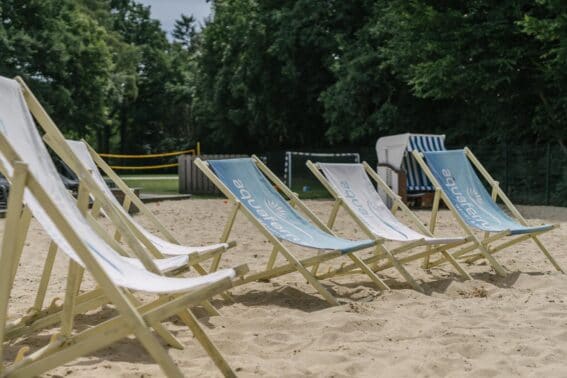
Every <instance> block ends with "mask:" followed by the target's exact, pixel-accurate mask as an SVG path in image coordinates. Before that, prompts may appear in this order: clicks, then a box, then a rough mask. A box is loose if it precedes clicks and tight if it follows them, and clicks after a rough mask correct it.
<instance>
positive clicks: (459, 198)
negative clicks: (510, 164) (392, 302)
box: [413, 148, 563, 275]
mask: <svg viewBox="0 0 567 378" xmlns="http://www.w3.org/2000/svg"><path fill="white" fill-rule="evenodd" d="M413 155H414V157H415V159H416V160H417V161H418V162H419V164H420V166H421V168H422V170H423V171H424V172H425V173H426V174H427V176H428V178H429V180H430V181H431V182H432V183H433V185H434V186H435V188H436V189H437V190H436V197H437V196H440V197H441V198H442V199H443V202H445V204H446V205H447V207H448V208H449V209H450V210H451V212H452V213H453V214H454V215H455V218H456V219H457V221H458V222H459V224H460V225H461V227H462V228H463V229H464V230H465V232H466V233H467V234H468V235H469V236H470V237H472V238H473V241H475V244H476V248H478V249H479V250H480V253H476V254H473V255H467V253H468V252H470V251H471V250H473V249H476V248H475V246H473V247H469V248H465V249H463V250H461V251H458V252H456V253H455V254H454V255H453V256H455V257H461V258H465V259H467V261H469V262H473V261H476V260H478V259H480V258H482V257H485V258H486V259H487V260H488V261H489V263H490V264H491V265H492V267H493V268H494V269H495V270H496V271H497V272H498V273H499V274H500V275H506V271H505V269H504V268H503V267H502V266H501V265H500V264H499V263H498V262H497V261H496V260H495V259H494V257H493V256H492V255H493V254H494V253H496V252H499V251H501V250H503V249H504V248H507V247H509V246H511V245H513V244H516V243H519V242H522V241H524V240H527V239H532V240H533V241H534V242H535V243H536V245H537V246H538V247H539V249H540V250H541V251H542V252H543V254H544V255H545V256H546V257H547V258H548V259H549V261H550V262H551V263H552V264H553V266H554V267H555V268H556V269H557V270H558V271H560V272H563V270H562V269H561V267H560V266H559V264H558V263H557V262H556V261H555V259H554V258H553V257H552V256H551V254H550V253H549V251H548V250H547V249H546V248H545V247H544V245H543V244H542V243H541V241H540V240H539V238H538V235H540V234H542V233H544V232H548V231H551V230H552V229H554V228H556V227H559V225H551V224H544V225H538V226H529V225H528V223H527V222H526V220H525V219H524V217H523V216H522V215H521V214H520V212H519V211H518V210H517V209H516V207H515V206H514V205H513V204H512V202H511V201H510V200H509V199H508V197H507V196H506V194H505V193H504V192H503V191H502V189H501V188H500V186H499V184H498V182H497V181H496V180H494V179H493V178H492V176H491V175H490V174H489V173H488V171H487V170H486V169H485V168H484V167H483V166H482V164H481V163H480V162H479V161H478V159H477V158H476V157H475V156H474V155H473V153H472V152H471V151H470V149H468V148H465V149H464V150H450V151H436V152H422V153H420V152H417V151H415V152H413ZM471 163H472V164H471ZM473 166H474V167H473ZM475 168H476V169H477V170H478V172H480V174H481V175H482V176H483V177H484V179H485V180H486V181H487V182H488V184H489V186H490V187H491V190H492V193H491V194H489V193H488V191H487V190H486V188H485V187H484V185H483V183H482V181H481V180H480V178H479V177H478V175H477V174H476V172H475ZM498 198H500V199H501V200H502V202H503V203H504V205H505V206H506V208H507V209H508V211H509V212H510V213H511V214H512V216H513V217H511V216H509V215H508V214H506V213H505V212H504V210H502V209H501V208H500V207H499V206H498V205H497V204H496V201H497V200H498ZM434 204H435V206H438V205H439V198H437V200H435V201H434ZM433 212H437V208H434V209H433ZM434 221H435V220H434ZM473 229H476V230H479V231H484V238H483V239H482V240H481V239H480V238H479V237H477V236H476V235H474V233H473ZM490 234H494V235H492V236H490ZM506 236H514V238H513V239H511V240H508V241H505V242H502V243H501V244H499V245H496V246H491V243H494V242H496V241H498V240H500V239H502V238H504V237H506ZM438 262H439V261H437V262H434V263H431V264H430V265H436V264H437V263H438Z"/></svg>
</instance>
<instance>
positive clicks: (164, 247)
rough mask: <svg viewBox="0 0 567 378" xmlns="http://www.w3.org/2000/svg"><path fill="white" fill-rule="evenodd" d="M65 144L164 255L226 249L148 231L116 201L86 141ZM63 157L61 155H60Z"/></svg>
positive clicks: (111, 199) (70, 141)
mask: <svg viewBox="0 0 567 378" xmlns="http://www.w3.org/2000/svg"><path fill="white" fill-rule="evenodd" d="M67 144H68V145H69V147H71V150H72V151H73V152H74V155H75V157H76V158H77V159H79V161H80V162H81V163H82V164H83V165H84V166H85V168H87V169H88V170H89V171H90V172H91V173H92V176H93V178H94V181H95V182H96V184H97V185H98V187H99V188H100V189H101V190H102V191H104V193H105V194H106V195H107V199H108V200H110V201H111V202H112V203H113V204H114V205H115V206H116V208H117V209H119V211H121V212H122V213H123V215H124V216H125V217H126V218H127V219H129V220H130V222H132V224H133V225H134V226H135V227H136V228H138V230H140V232H141V233H142V234H143V235H144V236H145V237H146V238H148V239H149V240H150V241H151V242H152V243H153V244H154V245H155V246H156V247H157V249H158V250H159V251H160V252H162V253H163V254H164V255H169V256H173V255H192V254H204V253H210V252H215V251H220V250H226V249H228V248H229V243H216V244H210V245H206V246H200V247H194V246H185V245H181V244H178V243H172V242H170V241H168V240H165V239H163V238H161V237H159V236H157V235H155V234H153V233H152V232H150V231H148V230H147V229H146V228H145V227H143V226H142V225H141V224H140V223H139V222H138V221H136V219H134V218H133V217H132V216H130V214H129V213H128V212H127V211H126V210H125V209H124V207H123V206H122V204H120V203H119V202H118V200H117V199H116V197H115V196H114V194H113V193H112V191H111V190H110V188H109V187H108V185H107V184H106V181H105V180H104V178H103V177H102V175H101V174H100V172H99V169H98V166H97V164H96V162H95V161H94V160H93V156H91V153H93V154H94V153H95V152H94V151H92V152H91V151H89V146H87V144H86V142H84V141H74V140H67ZM53 147H54V149H55V150H56V151H57V147H56V146H53ZM62 158H63V157H62ZM63 160H64V161H66V162H68V159H65V158H63Z"/></svg>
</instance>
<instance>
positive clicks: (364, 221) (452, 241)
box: [307, 161, 471, 292]
mask: <svg viewBox="0 0 567 378" xmlns="http://www.w3.org/2000/svg"><path fill="white" fill-rule="evenodd" d="M307 167H308V168H309V170H310V171H311V172H312V173H313V174H314V175H315V177H317V179H318V180H319V181H320V182H321V184H323V186H324V187H325V188H326V189H327V191H328V192H329V193H330V194H331V195H332V196H333V198H334V199H335V203H334V206H333V210H332V211H331V215H330V217H329V221H328V222H327V224H328V225H329V227H332V226H333V225H334V223H335V220H336V218H337V214H338V211H339V209H341V208H344V209H346V210H347V212H348V214H349V215H350V216H351V217H352V219H353V220H354V221H355V222H356V223H357V224H358V226H359V227H360V228H361V229H362V230H363V231H364V232H365V233H366V235H367V236H368V237H370V238H372V239H374V240H376V241H377V243H378V245H379V248H380V251H381V252H382V256H374V257H372V258H370V259H367V260H365V261H366V262H368V263H370V262H377V259H379V258H380V257H382V258H387V259H388V260H390V262H389V263H387V264H381V265H376V266H375V267H373V270H374V271H379V270H383V269H388V268H392V267H393V268H396V270H398V272H399V273H400V274H401V275H402V276H403V277H404V278H405V280H406V281H407V282H408V283H409V284H410V285H411V286H412V287H413V288H414V289H416V290H418V291H422V292H424V289H423V288H422V287H421V285H419V284H418V282H417V281H416V280H415V279H414V278H413V276H412V275H411V274H410V273H409V272H408V271H407V270H406V268H405V267H404V264H405V263H407V262H410V261H414V260H417V259H427V258H429V256H430V255H431V254H435V253H440V254H442V255H443V256H444V257H445V258H446V261H448V262H449V263H450V264H451V265H453V267H454V268H455V270H456V271H457V272H458V273H459V274H460V275H461V276H462V277H463V278H464V279H470V278H471V277H470V275H469V274H468V273H467V272H466V271H465V269H464V268H463V267H462V266H461V265H460V264H459V263H458V262H457V261H456V260H455V259H454V258H452V256H451V254H450V253H449V252H447V250H448V249H450V248H455V247H457V246H460V245H462V244H465V243H467V242H468V238H465V237H453V236H451V237H441V238H436V237H434V236H433V234H432V232H431V230H428V229H427V228H426V227H425V226H424V225H423V224H422V223H421V221H420V220H419V218H417V216H416V215H415V214H414V213H413V212H411V210H410V209H409V208H408V207H407V206H406V205H405V204H404V203H403V201H402V200H401V199H400V197H399V196H398V195H396V194H395V193H394V192H393V191H392V189H391V188H390V187H388V185H387V184H386V183H385V182H384V181H383V180H382V179H381V178H380V176H378V174H377V173H376V172H375V171H374V170H372V168H371V167H370V166H369V165H368V164H367V163H366V162H363V163H362V164H332V163H313V162H311V161H308V162H307ZM369 176H370V177H372V179H373V180H374V181H375V182H376V183H377V184H378V186H379V187H380V189H381V190H382V191H384V193H385V194H386V195H387V196H388V198H389V199H390V200H391V201H392V202H393V203H394V207H393V210H396V209H398V208H399V209H401V210H402V212H403V213H404V214H405V215H406V216H408V217H409V218H410V219H411V220H412V224H413V225H414V227H416V228H417V229H419V232H418V231H415V230H414V229H412V228H410V227H408V226H406V225H405V224H404V223H402V222H401V221H400V220H399V219H398V218H397V217H396V216H395V215H394V214H393V212H392V211H390V209H388V208H387V207H386V205H385V204H384V202H383V201H382V198H381V197H380V195H379V194H378V192H377V191H376V189H375V188H374V185H373V184H372V182H371V181H370V178H369ZM384 241H396V242H402V243H403V244H402V246H400V247H396V248H393V249H391V250H390V249H389V248H386V246H384V245H383V242H384ZM424 246H425V251H422V252H414V253H412V254H410V255H409V256H404V257H398V256H397V255H398V254H400V253H402V252H403V253H406V254H407V253H408V252H409V251H412V250H414V249H416V248H419V247H424ZM352 268H354V267H353V266H352V265H351V266H347V267H344V268H343V269H342V271H341V272H340V273H346V272H348V271H349V270H350V269H352Z"/></svg>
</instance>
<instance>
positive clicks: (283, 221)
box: [195, 156, 389, 305]
mask: <svg viewBox="0 0 567 378" xmlns="http://www.w3.org/2000/svg"><path fill="white" fill-rule="evenodd" d="M195 165H196V166H197V167H199V168H200V169H201V170H202V171H203V172H204V173H205V175H206V176H207V177H208V178H209V179H210V180H211V181H212V182H213V183H214V184H215V185H216V187H217V188H218V189H219V190H220V191H221V192H222V193H223V194H224V195H225V196H226V197H227V198H228V199H229V200H230V201H231V202H232V203H233V210H232V212H231V214H230V216H229V219H228V222H227V224H226V226H225V229H224V232H223V234H222V236H221V242H222V241H224V240H227V238H228V237H229V235H230V232H231V230H232V226H233V224H234V220H235V217H236V215H237V214H238V212H239V211H242V212H243V213H244V215H245V216H246V217H247V218H248V220H249V221H250V222H251V223H252V224H253V225H255V226H256V228H258V230H259V231H260V232H261V233H262V234H263V235H264V236H265V237H266V239H268V240H269V241H270V242H271V244H272V245H273V250H272V254H271V255H270V258H269V260H268V264H267V267H266V269H265V270H264V271H262V272H259V273H256V274H252V275H250V276H248V277H245V279H244V280H243V281H242V283H245V282H250V281H257V280H265V279H269V278H273V277H277V276H281V275H283V274H287V273H291V272H294V271H298V272H299V273H301V274H302V275H303V276H304V277H305V278H306V279H307V281H308V282H309V283H310V284H311V285H312V286H313V287H314V288H315V289H316V290H317V291H318V292H319V293H320V294H321V296H323V298H325V300H327V302H328V303H329V304H331V305H336V304H337V303H338V302H337V300H336V299H335V298H334V297H333V296H332V295H331V293H329V291H328V290H327V289H325V288H324V287H323V285H322V284H321V283H320V282H319V280H318V279H317V278H315V277H314V276H313V274H311V273H310V272H309V271H308V270H307V269H306V268H307V267H309V266H313V265H315V264H318V263H321V262H324V261H328V260H331V259H335V258H338V257H341V256H343V255H344V256H347V257H349V258H350V259H351V260H352V262H353V263H354V264H355V265H356V266H357V268H359V269H360V272H362V273H364V274H367V275H368V277H370V279H371V280H372V281H373V282H374V283H375V284H376V285H377V286H378V287H379V288H381V289H389V288H388V286H387V285H386V284H385V283H384V282H383V281H382V280H381V279H380V278H379V277H378V276H377V275H376V274H375V273H374V272H373V271H372V270H371V269H370V267H369V266H368V265H366V264H365V263H364V262H363V261H362V260H361V259H360V258H359V257H358V256H357V255H356V254H355V251H359V250H363V249H366V248H370V247H372V248H375V242H374V241H372V240H358V241H352V240H346V239H342V238H338V237H336V236H335V235H333V234H332V232H331V231H330V230H329V229H328V228H327V227H326V226H325V224H324V223H322V222H321V221H320V220H319V218H317V216H316V215H315V214H314V213H313V212H312V211H311V210H309V209H308V208H307V207H306V206H305V205H304V204H303V202H301V201H300V200H299V198H298V197H297V195H296V194H295V193H293V192H292V191H291V190H290V189H289V188H288V187H287V186H285V184H283V183H282V182H281V180H279V179H278V178H277V177H276V176H275V175H274V174H273V173H272V172H271V171H270V170H269V169H268V167H266V165H265V164H264V163H262V161H260V160H259V159H258V158H257V157H255V156H252V158H244V159H230V160H209V161H206V162H205V161H202V160H200V159H196V160H195ZM272 185H275V186H276V187H277V188H278V189H279V190H281V191H282V193H283V194H284V195H285V196H287V197H288V198H289V203H288V202H287V201H286V200H285V199H284V198H283V197H282V195H280V194H279V193H278V191H277V190H276V189H274V186H272ZM295 206H297V207H298V208H299V209H300V210H301V212H302V213H303V214H305V216H306V217H307V218H308V219H306V218H305V217H304V216H303V215H302V214H300V213H299V212H298V211H297V210H296V209H295ZM283 241H287V242H290V243H292V244H296V245H300V246H303V247H308V248H312V249H316V250H319V251H324V252H323V253H322V254H319V255H318V256H314V257H310V258H307V259H304V260H302V261H300V260H298V259H297V258H296V257H295V256H294V255H293V254H292V252H291V251H290V250H289V248H288V247H287V246H285V245H284V244H283ZM278 253H281V254H282V255H283V256H284V258H285V259H286V260H287V262H288V263H287V264H285V265H281V266H278V267H274V265H275V262H276V258H277V256H278Z"/></svg>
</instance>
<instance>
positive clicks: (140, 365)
mask: <svg viewBox="0 0 567 378" xmlns="http://www.w3.org/2000/svg"><path fill="white" fill-rule="evenodd" d="M307 205H308V206H309V207H311V208H312V209H313V210H315V212H316V213H317V214H318V215H319V216H320V217H322V218H323V219H325V220H326V219H327V217H328V214H329V212H330V209H331V203H330V202H328V201H307ZM150 207H151V209H152V210H154V211H155V214H156V215H157V216H158V217H159V218H160V219H161V220H162V221H163V223H164V224H165V225H166V226H167V227H168V228H169V229H170V230H171V231H173V233H174V234H175V235H177V236H178V237H179V239H181V240H182V241H184V242H186V243H188V244H193V245H200V244H205V243H209V242H216V241H217V240H218V238H219V236H220V234H221V232H222V228H223V226H224V223H225V221H226V219H227V216H228V213H229V210H230V206H229V205H228V204H227V203H226V201H224V200H186V201H180V202H163V203H156V204H151V205H150ZM520 210H521V211H522V212H523V214H525V216H526V217H528V218H529V219H530V222H531V223H532V224H539V223H541V222H553V223H561V224H562V228H560V229H559V230H555V231H553V232H551V233H548V234H545V235H543V236H542V237H541V239H542V241H543V242H544V243H545V244H546V245H547V246H548V248H549V250H550V251H551V252H552V254H553V255H554V256H555V257H556V258H557V260H558V261H559V263H560V264H562V265H563V266H565V267H567V250H566V248H565V245H566V243H567V209H562V208H550V207H523V208H521V209H520ZM417 214H418V216H419V217H420V218H421V219H423V220H424V221H427V220H428V217H429V213H428V212H427V211H419V212H418V213H417ZM3 228H4V223H3V221H2V222H1V223H0V229H2V230H3ZM109 229H110V228H109ZM335 229H336V230H337V232H338V233H339V234H340V235H342V236H346V237H349V238H355V239H356V238H362V237H363V236H362V234H361V232H360V231H359V230H357V229H356V227H355V225H354V223H353V222H352V221H350V220H349V219H348V218H347V217H346V214H345V213H340V217H339V220H338V222H337V225H336V227H335ZM457 232H459V229H458V227H457V225H456V223H455V221H454V220H453V219H452V218H451V216H450V213H448V212H447V211H442V212H441V214H440V226H439V233H440V235H451V234H452V233H457ZM231 239H233V240H236V241H237V242H238V246H237V247H236V248H234V249H233V250H231V251H230V252H229V253H227V254H226V255H225V258H224V259H223V263H222V265H223V266H224V267H230V266H235V265H239V264H242V263H247V264H249V266H250V269H251V270H252V271H254V270H258V269H261V268H262V267H263V266H264V265H265V264H266V262H267V259H268V256H269V253H270V251H271V247H270V245H269V244H268V242H267V241H265V240H264V239H263V238H262V236H261V235H260V234H259V233H258V232H257V231H256V229H255V228H254V227H253V226H252V225H251V224H250V223H248V222H247V221H246V220H245V219H244V217H243V216H239V218H238V220H237V222H236V225H235V228H234V231H233V233H232V238H231ZM48 243H49V240H48V238H47V237H46V235H45V233H44V232H43V231H42V230H41V228H40V227H39V226H38V225H37V223H35V222H34V223H32V227H31V230H30V234H29V236H28V240H27V242H26V247H25V250H24V255H23V258H22V262H21V264H20V267H19V271H18V274H17V279H16V283H15V287H14V289H13V292H12V303H11V307H10V313H11V314H12V316H16V314H21V313H23V312H25V310H26V309H27V308H28V307H29V306H30V305H31V303H32V301H33V297H34V295H35V291H36V289H37V284H38V281H39V277H40V274H41V269H42V266H43V261H44V259H45V256H46V252H47V247H48ZM292 250H293V251H295V252H296V254H297V256H299V257H307V256H311V254H312V253H313V252H310V251H307V250H302V249H300V248H297V247H293V248H292ZM497 257H498V259H499V261H500V262H501V263H502V264H503V265H504V266H505V267H506V268H507V269H509V270H510V271H511V272H512V273H511V274H510V275H509V276H508V277H507V278H499V277H498V276H496V275H495V273H494V271H493V270H492V269H491V268H490V267H489V266H487V265H486V264H484V263H480V264H478V265H471V266H467V269H468V270H469V272H470V273H471V274H472V275H473V277H474V280H473V281H467V282H463V281H461V280H460V278H459V276H457V275H456V274H455V272H454V271H453V270H452V269H451V267H450V266H441V267H440V268H436V269H432V270H431V271H424V270H422V269H420V267H419V263H418V262H414V263H411V264H409V265H408V269H409V271H410V272H411V273H412V274H414V276H415V277H417V278H418V279H419V280H420V282H421V283H422V284H423V286H424V287H425V288H426V290H427V291H428V294H429V295H424V294H420V293H418V292H416V291H414V290H412V289H411V288H410V287H409V286H408V285H407V284H406V283H405V282H404V281H403V280H402V278H401V277H400V275H399V274H398V273H397V272H395V271H394V270H388V271H385V272H383V273H382V274H381V277H383V278H384V280H385V281H386V282H387V283H388V285H390V286H391V287H392V289H393V290H392V291H390V292H381V291H379V290H378V289H377V288H376V287H375V286H374V285H373V284H372V283H371V282H370V280H369V279H368V278H367V277H365V276H362V275H352V276H348V277H341V278H337V279H329V280H325V281H324V285H325V286H326V287H327V288H328V289H329V290H331V291H332V292H333V293H334V295H335V296H337V297H338V298H339V299H340V301H341V305H340V306H338V307H329V306H328V305H327V304H326V302H324V301H323V300H322V298H321V297H320V296H318V295H317V294H316V292H315V290H314V289H313V288H311V287H310V286H309V285H308V284H306V282H305V280H304V279H303V278H302V277H301V276H300V275H299V274H297V273H294V274H289V275H286V276H282V277H280V278H277V279H274V280H272V281H271V282H267V283H251V284H248V285H244V286H242V287H239V288H236V289H234V290H233V292H232V293H233V297H234V299H235V303H229V302H225V301H223V300H221V299H215V300H214V304H215V306H216V307H217V308H218V309H219V310H220V312H221V313H222V316H217V317H210V318H209V317H206V316H205V315H204V313H203V312H202V311H200V312H199V315H202V317H201V319H200V320H201V322H202V324H203V326H204V328H205V330H206V332H207V333H208V335H209V336H210V337H211V339H212V340H213V341H214V342H215V343H216V344H217V346H218V347H219V349H220V350H221V351H222V353H223V354H224V356H225V357H226V359H227V360H228V361H229V363H230V364H231V366H232V367H233V368H234V369H235V371H236V372H237V374H239V375H241V376H325V377H346V376H361V377H366V376H367V377H374V376H384V377H392V376H393V377H396V376H400V377H415V376H420V377H437V376H448V377H460V376H466V377H493V376H526V377H532V376H539V377H565V376H567V362H566V361H567V303H565V299H566V297H567V277H566V276H564V275H562V274H560V273H557V272H555V271H554V270H553V267H552V266H551V265H550V264H549V263H548V262H547V261H546V259H545V257H544V256H543V255H542V254H541V253H540V252H539V251H538V250H537V248H536V247H535V244H533V243H532V242H524V243H522V244H517V245H515V246H513V247H511V248H509V249H508V250H506V251H504V252H502V253H500V254H499V255H497ZM278 261H279V262H280V263H281V262H282V260H281V259H280V260H278ZM342 261H345V262H348V260H346V258H345V259H344V260H342ZM66 270H67V264H66V260H65V258H64V257H62V256H59V257H58V259H57V262H56V265H55V273H54V277H53V279H52V281H51V285H50V289H49V294H48V298H49V299H51V298H53V297H54V296H62V293H63V288H64V278H65V274H66ZM92 286H93V283H92V280H90V278H89V277H87V281H86V282H85V284H84V285H83V286H82V289H83V290H87V289H89V288H90V287H92ZM112 313H113V310H112V309H111V308H104V309H103V310H97V311H94V312H91V313H89V314H86V315H83V316H80V317H78V318H77V323H76V326H77V329H85V328H87V327H89V326H92V325H95V324H97V323H98V322H100V321H101V320H103V319H107V318H108V317H109V316H110V315H112ZM166 326H167V328H168V329H170V330H172V331H173V333H174V334H175V335H176V336H177V337H178V338H179V339H180V340H181V341H182V342H183V343H184V344H185V345H186V349H185V350H182V351H180V350H174V349H170V351H169V352H170V354H171V355H172V356H173V358H174V359H175V361H176V362H177V363H178V364H179V366H180V367H181V368H182V370H183V372H184V373H185V374H186V375H188V376H197V375H198V376H219V373H218V371H217V370H216V368H215V367H214V365H213V363H212V362H211V360H210V359H209V358H208V357H207V356H206V355H205V353H204V351H203V350H202V349H201V348H200V346H199V345H198V344H196V343H195V341H194V340H193V337H192V335H191V334H190V332H189V331H188V330H187V329H186V328H184V327H183V326H182V325H180V324H178V323H176V322H175V321H173V322H168V323H166ZM56 331H57V329H50V330H47V331H45V332H42V333H41V334H39V335H37V336H33V337H30V338H26V339H18V340H14V341H12V342H11V343H9V345H8V357H9V358H13V357H14V355H15V353H16V352H17V350H18V349H19V348H20V347H21V346H23V345H30V346H31V347H32V350H33V349H34V348H37V347H40V346H42V345H45V343H46V342H47V340H48V339H49V335H50V334H53V333H54V332H56ZM102 375H104V376H108V377H110V376H122V377H142V376H143V377H149V376H152V377H159V376H162V373H161V371H160V370H159V368H158V366H157V365H156V364H154V363H153V362H152V360H151V359H150V358H149V356H148V355H147V354H146V353H145V351H144V350H143V348H141V347H140V345H139V344H138V342H136V341H135V340H133V339H126V340H123V341H121V342H119V343H116V344H114V345H113V346H112V347H110V348H106V349H104V350H101V351H99V352H97V353H96V354H94V355H91V356H88V357H83V358H80V359H78V360H75V361H73V362H72V363H69V364H67V365H65V366H63V367H60V368H57V369H55V370H53V371H51V372H49V373H47V374H46V376H75V377H92V376H102Z"/></svg>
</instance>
